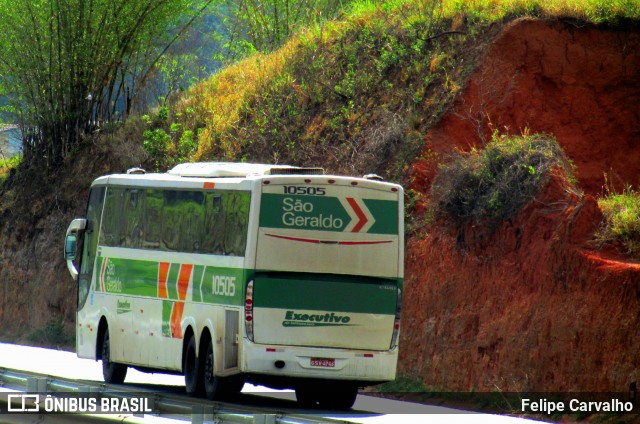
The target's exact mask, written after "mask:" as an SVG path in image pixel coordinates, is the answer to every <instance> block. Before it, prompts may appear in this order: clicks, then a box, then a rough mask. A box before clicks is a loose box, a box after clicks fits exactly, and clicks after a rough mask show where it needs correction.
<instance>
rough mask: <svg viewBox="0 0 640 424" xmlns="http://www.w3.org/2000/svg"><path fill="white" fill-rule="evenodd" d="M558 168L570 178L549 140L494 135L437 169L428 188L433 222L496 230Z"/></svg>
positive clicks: (558, 151) (558, 150)
mask: <svg viewBox="0 0 640 424" xmlns="http://www.w3.org/2000/svg"><path fill="white" fill-rule="evenodd" d="M556 167H560V168H562V169H564V170H565V172H566V175H568V176H570V178H573V177H572V175H573V174H572V165H571V163H570V161H569V159H568V158H567V157H566V155H565V153H564V152H563V150H562V148H561V147H560V146H559V145H558V143H557V141H556V140H555V138H554V137H553V136H550V135H544V134H535V135H528V134H525V135H522V136H505V135H503V136H499V135H497V134H494V136H493V137H492V140H491V141H490V142H489V143H488V144H487V145H486V147H485V148H484V149H481V150H477V149H473V150H472V151H471V152H469V153H461V152H458V153H456V154H455V155H454V157H453V158H452V160H451V162H449V163H448V164H446V165H444V166H442V167H441V169H440V170H439V172H438V175H437V176H436V178H435V180H434V183H433V186H432V198H433V199H434V206H435V208H436V210H435V213H436V216H440V217H444V218H446V219H448V220H451V221H453V222H454V223H456V224H465V223H468V222H472V221H473V222H477V223H482V224H484V225H487V226H489V227H491V226H494V225H497V224H499V223H500V222H502V221H504V220H506V219H509V218H511V217H513V216H514V215H516V214H517V212H518V211H519V210H520V209H521V208H522V206H524V205H525V204H526V203H527V202H529V201H530V200H532V199H533V198H534V197H535V195H536V193H537V192H538V190H539V189H540V187H542V186H543V185H544V184H545V183H546V182H547V181H548V179H549V176H550V175H551V171H552V170H553V169H554V168H556Z"/></svg>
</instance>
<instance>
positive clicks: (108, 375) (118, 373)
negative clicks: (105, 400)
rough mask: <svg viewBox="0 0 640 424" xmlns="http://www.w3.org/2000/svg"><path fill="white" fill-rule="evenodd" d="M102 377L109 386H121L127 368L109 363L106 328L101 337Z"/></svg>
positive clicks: (109, 347)
mask: <svg viewBox="0 0 640 424" xmlns="http://www.w3.org/2000/svg"><path fill="white" fill-rule="evenodd" d="M102 376H103V377H104V381H105V382H106V383H110V384H122V383H124V379H125V377H126V376H127V366H126V365H123V364H116V363H114V362H111V342H110V341H109V329H108V328H106V329H105V331H104V335H103V336H102Z"/></svg>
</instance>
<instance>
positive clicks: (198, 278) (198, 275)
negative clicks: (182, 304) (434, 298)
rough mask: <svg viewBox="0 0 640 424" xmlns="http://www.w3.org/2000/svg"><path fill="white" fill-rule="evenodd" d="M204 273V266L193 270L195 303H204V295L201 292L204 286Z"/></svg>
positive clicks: (193, 296)
mask: <svg viewBox="0 0 640 424" xmlns="http://www.w3.org/2000/svg"><path fill="white" fill-rule="evenodd" d="M203 273H204V266H202V265H198V266H196V267H194V269H193V292H192V298H193V301H194V302H202V294H201V292H200V290H201V287H200V285H201V284H202V274H203Z"/></svg>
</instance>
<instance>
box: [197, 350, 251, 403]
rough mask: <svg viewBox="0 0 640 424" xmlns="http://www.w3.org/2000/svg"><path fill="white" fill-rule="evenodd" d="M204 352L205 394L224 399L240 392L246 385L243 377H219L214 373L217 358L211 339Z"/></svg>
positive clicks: (212, 397)
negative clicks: (215, 357) (214, 355)
mask: <svg viewBox="0 0 640 424" xmlns="http://www.w3.org/2000/svg"><path fill="white" fill-rule="evenodd" d="M202 352H203V354H202V359H203V364H202V370H203V373H204V375H203V380H204V394H205V396H206V397H207V399H209V400H214V399H223V398H227V397H229V396H233V395H234V394H237V393H239V392H240V390H242V386H244V380H243V379H242V378H241V377H235V376H234V377H218V376H216V375H215V374H214V370H215V362H214V361H215V359H214V357H213V341H211V339H209V340H208V343H207V347H206V350H203V351H202Z"/></svg>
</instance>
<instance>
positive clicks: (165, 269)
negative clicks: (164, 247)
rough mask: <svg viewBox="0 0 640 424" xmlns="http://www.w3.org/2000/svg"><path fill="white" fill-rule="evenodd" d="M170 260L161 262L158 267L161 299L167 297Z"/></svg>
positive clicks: (159, 295)
mask: <svg viewBox="0 0 640 424" xmlns="http://www.w3.org/2000/svg"><path fill="white" fill-rule="evenodd" d="M170 266H171V264H170V263H169V262H160V265H159V268H158V297H159V298H161V299H167V298H168V297H169V296H168V295H167V276H168V275H169V267H170Z"/></svg>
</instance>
